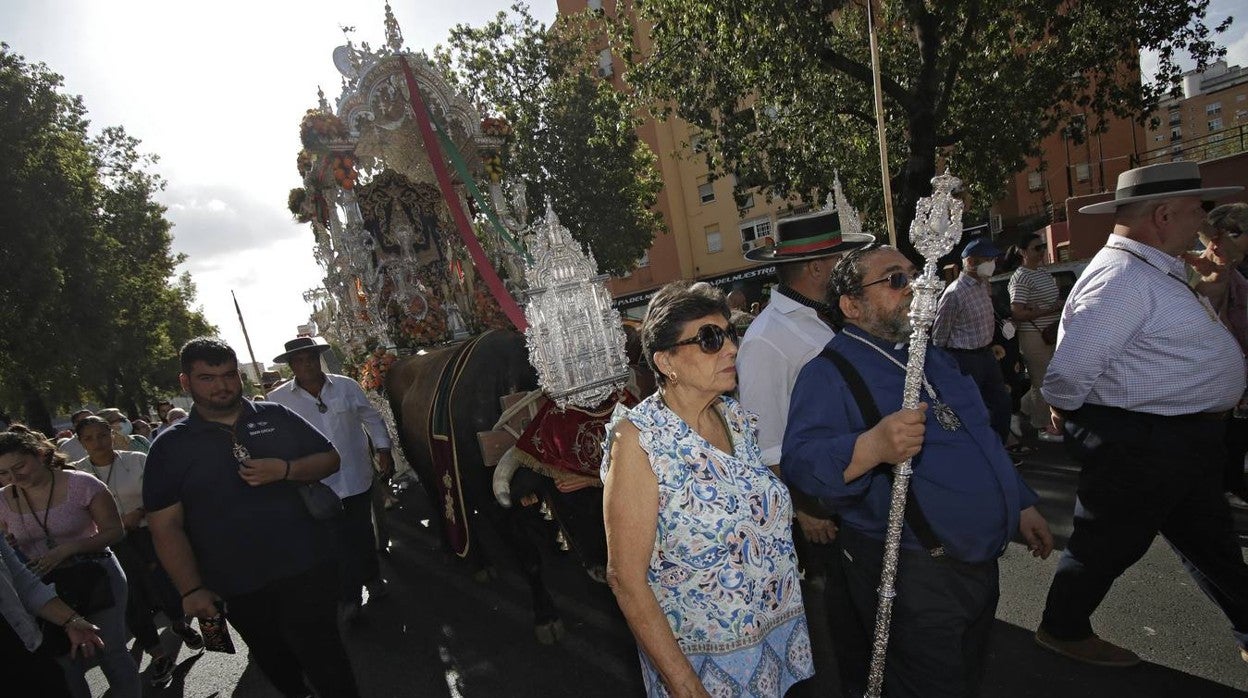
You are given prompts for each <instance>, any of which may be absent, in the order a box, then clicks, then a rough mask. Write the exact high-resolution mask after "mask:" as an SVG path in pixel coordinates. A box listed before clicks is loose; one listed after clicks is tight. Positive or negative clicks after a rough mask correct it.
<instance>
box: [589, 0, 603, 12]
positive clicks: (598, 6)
mask: <svg viewBox="0 0 1248 698" xmlns="http://www.w3.org/2000/svg"><path fill="white" fill-rule="evenodd" d="M585 7H588V8H589V9H591V10H593V11H594V12H602V0H585Z"/></svg>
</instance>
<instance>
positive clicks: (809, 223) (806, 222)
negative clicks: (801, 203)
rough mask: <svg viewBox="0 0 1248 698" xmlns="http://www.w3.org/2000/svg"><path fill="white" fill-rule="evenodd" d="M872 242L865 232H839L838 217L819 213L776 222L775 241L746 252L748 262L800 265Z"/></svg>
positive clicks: (839, 218) (873, 239)
mask: <svg viewBox="0 0 1248 698" xmlns="http://www.w3.org/2000/svg"><path fill="white" fill-rule="evenodd" d="M872 242H875V237H874V236H872V235H867V234H866V233H841V217H840V215H839V214H838V213H837V212H835V211H826V210H820V211H817V212H815V213H809V214H806V215H804V216H794V217H792V218H784V219H781V220H779V221H777V222H776V235H775V241H774V242H773V243H772V244H770V245H764V246H762V247H756V248H754V249H752V250H750V251H749V252H746V253H745V258H746V259H748V260H750V261H751V262H769V263H771V264H779V263H782V262H801V261H805V260H808V259H819V258H820V257H827V256H829V255H834V254H838V253H840V252H848V251H849V250H852V249H856V248H859V247H865V246H866V245H869V244H871V243H872Z"/></svg>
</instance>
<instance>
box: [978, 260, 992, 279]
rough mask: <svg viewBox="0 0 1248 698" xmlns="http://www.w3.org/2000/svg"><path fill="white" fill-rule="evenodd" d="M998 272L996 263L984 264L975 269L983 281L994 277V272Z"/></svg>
mask: <svg viewBox="0 0 1248 698" xmlns="http://www.w3.org/2000/svg"><path fill="white" fill-rule="evenodd" d="M996 270H997V263H996V262H995V261H988V262H984V263H983V264H980V265H979V266H977V267H975V273H976V274H978V275H979V278H981V279H987V278H988V277H990V276H992V272H994V271H996Z"/></svg>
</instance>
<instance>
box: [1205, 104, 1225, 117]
mask: <svg viewBox="0 0 1248 698" xmlns="http://www.w3.org/2000/svg"><path fill="white" fill-rule="evenodd" d="M1221 114H1222V103H1221V102H1210V103H1209V104H1206V105H1205V116H1206V117H1208V118H1213V117H1215V116H1219V115H1221Z"/></svg>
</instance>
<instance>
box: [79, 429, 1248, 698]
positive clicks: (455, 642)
mask: <svg viewBox="0 0 1248 698" xmlns="http://www.w3.org/2000/svg"><path fill="white" fill-rule="evenodd" d="M1022 470H1023V473H1024V475H1025V477H1026V478H1027V480H1028V481H1029V482H1030V483H1031V484H1032V486H1033V487H1035V488H1036V489H1037V491H1039V492H1040V494H1041V496H1042V497H1043V502H1042V509H1043V511H1044V514H1045V515H1046V517H1047V518H1048V519H1049V521H1050V523H1051V525H1052V527H1053V530H1054V532H1055V533H1056V534H1057V536H1058V538H1059V546H1064V544H1065V537H1066V536H1068V535H1069V533H1070V528H1071V511H1072V509H1073V501H1074V500H1073V497H1074V494H1073V492H1074V484H1075V477H1076V471H1075V469H1074V468H1073V467H1072V466H1071V465H1070V464H1069V463H1067V462H1066V461H1065V459H1064V457H1063V455H1062V452H1061V449H1060V447H1059V446H1051V445H1046V446H1044V447H1042V450H1041V451H1040V452H1039V453H1038V454H1036V456H1034V457H1032V458H1031V459H1029V461H1028V462H1026V463H1024V465H1023V466H1022ZM419 491H420V488H419V487H414V488H411V489H409V490H408V491H407V492H405V493H403V494H402V495H401V502H402V504H401V506H400V507H398V508H396V509H394V510H393V511H391V512H390V515H389V521H390V523H391V525H392V528H393V529H394V530H393V534H394V537H395V540H394V545H393V547H392V550H391V553H390V555H389V557H388V558H387V559H386V560H385V562H384V563H383V568H384V570H385V573H386V575H387V576H388V578H389V579H390V581H391V589H392V593H391V594H390V595H389V596H388V597H387V598H385V599H382V600H379V601H377V602H375V603H370V604H368V605H366V607H365V612H364V614H363V617H362V618H361V620H360V621H358V622H357V623H355V624H353V625H351V626H350V627H348V628H346V630H345V638H346V642H347V644H348V647H349V649H350V651H351V656H352V660H353V662H354V665H355V668H356V674H357V676H358V678H359V682H360V685H361V692H362V694H363V695H365V696H370V697H372V696H376V697H378V698H385V697H390V696H395V697H398V696H419V697H422V698H424V697H427V696H428V697H441V696H447V697H449V698H459V697H461V696H463V697H476V696H534V697H536V696H541V697H542V698H555V697H558V696H569V697H571V696H577V697H581V696H604V697H610V696H630V697H632V696H639V695H642V688H641V679H640V676H639V674H638V671H637V660H636V650H635V649H634V646H633V643H632V639H631V636H630V635H629V632H628V629H627V627H626V626H625V624H624V622H623V620H622V618H621V617H620V615H619V612H618V611H617V610H616V608H615V604H614V602H613V599H612V598H611V595H610V592H609V591H608V590H607V589H606V587H605V586H603V585H601V584H598V583H596V582H594V581H592V580H591V579H590V578H589V577H588V576H587V575H586V574H584V573H583V572H582V571H581V569H580V567H579V565H578V564H577V563H576V561H575V560H574V559H573V558H572V556H570V555H568V554H563V553H559V552H557V551H556V550H555V549H554V546H553V545H552V546H551V548H550V550H549V551H547V552H548V553H549V554H548V555H547V562H548V570H549V574H548V578H549V580H550V581H549V584H550V588H551V590H552V593H553V594H554V596H555V600H556V603H557V604H558V606H559V608H560V609H561V612H562V613H563V616H564V622H565V624H566V630H567V634H566V636H565V637H564V639H563V641H562V642H561V643H560V644H558V645H555V646H543V645H539V644H538V643H536V642H535V641H534V639H533V633H532V614H531V611H530V608H531V604H530V603H529V598H528V597H529V594H528V591H527V589H526V588H525V586H524V585H523V583H522V581H521V579H520V577H519V575H518V573H517V572H515V571H514V570H515V568H514V563H512V562H510V561H507V560H506V559H505V557H504V555H503V551H500V545H499V544H498V542H497V539H493V538H491V537H490V536H488V535H486V536H483V540H482V541H481V543H482V544H484V546H485V548H486V549H487V550H490V551H493V552H496V553H499V558H500V565H499V568H498V569H499V575H498V576H497V577H496V578H494V579H492V580H487V581H485V582H478V581H475V580H474V577H473V574H472V570H470V569H467V567H466V565H464V564H463V563H462V562H461V561H459V560H458V559H456V558H454V557H453V556H451V557H448V556H447V555H445V554H443V553H442V552H441V551H440V549H439V546H438V542H437V540H436V539H435V536H434V535H433V534H432V533H431V532H430V531H429V529H427V528H425V527H424V526H422V525H421V523H420V522H421V520H422V519H427V518H428V516H429V508H428V505H426V504H425V503H424V502H422V501H421V500H420V497H419V496H418V493H419ZM1235 514H1236V523H1237V530H1238V531H1239V532H1240V535H1241V542H1242V543H1244V544H1245V545H1248V511H1246V510H1242V509H1240V510H1236V512H1235ZM1057 557H1058V556H1057V555H1056V554H1055V555H1053V556H1052V557H1051V558H1050V559H1049V560H1047V561H1041V560H1035V559H1033V558H1032V557H1031V556H1030V554H1029V553H1028V552H1027V550H1026V549H1025V548H1023V547H1021V546H1018V545H1011V546H1010V549H1009V550H1008V551H1007V553H1006V555H1005V557H1004V558H1003V559H1002V561H1001V570H1002V585H1001V586H1002V598H1001V603H1000V607H999V609H998V612H997V627H996V628H995V630H994V636H993V642H992V647H991V657H990V659H989V666H988V674H987V677H986V679H985V685H984V691H983V694H982V695H983V696H985V698H995V697H997V696H1011V697H1018V698H1082V697H1084V696H1088V697H1091V696H1097V697H1101V696H1132V697H1133V698H1152V697H1157V698H1162V697H1165V698H1171V697H1174V696H1182V697H1184V698H1187V697H1192V698H1222V697H1223V696H1226V697H1230V696H1244V695H1248V663H1245V662H1243V661H1241V660H1240V659H1239V656H1238V650H1237V649H1236V646H1235V644H1234V641H1233V639H1232V637H1231V635H1230V632H1229V625H1228V623H1227V622H1226V620H1225V619H1224V618H1223V617H1222V616H1221V615H1220V613H1218V611H1217V610H1216V609H1215V607H1214V606H1213V604H1212V603H1210V602H1209V601H1208V600H1207V599H1206V598H1205V597H1204V596H1203V595H1202V594H1201V592H1200V591H1199V590H1198V589H1197V588H1196V586H1195V585H1194V584H1193V583H1192V580H1191V579H1190V577H1188V576H1187V574H1186V572H1184V570H1183V569H1182V567H1181V566H1180V564H1179V562H1178V560H1177V558H1176V556H1175V555H1174V553H1173V552H1171V551H1170V549H1169V547H1168V546H1167V545H1166V544H1165V542H1164V541H1162V540H1160V539H1158V541H1157V542H1156V543H1155V544H1154V546H1153V548H1152V550H1150V552H1149V553H1148V555H1147V556H1146V557H1145V558H1144V559H1143V560H1142V561H1140V562H1139V563H1138V564H1137V565H1136V566H1135V567H1133V568H1132V569H1131V570H1129V571H1128V572H1127V573H1126V574H1125V575H1124V576H1123V577H1122V578H1121V579H1120V580H1119V581H1118V583H1117V584H1116V585H1115V587H1114V589H1113V590H1112V591H1111V592H1110V595H1109V597H1108V598H1107V599H1106V600H1105V602H1104V603H1103V604H1102V605H1101V608H1100V609H1099V611H1098V612H1097V614H1096V616H1095V618H1094V619H1093V621H1094V624H1095V626H1096V628H1097V630H1098V632H1099V633H1100V634H1101V635H1102V636H1103V637H1105V638H1107V639H1110V640H1113V641H1114V642H1117V643H1119V644H1122V645H1124V646H1127V647H1129V648H1131V649H1133V650H1135V651H1136V652H1138V653H1139V654H1140V655H1141V656H1142V657H1143V658H1144V659H1145V660H1146V661H1145V663H1144V664H1143V665H1141V666H1139V667H1135V668H1132V669H1126V670H1113V669H1100V668H1095V667H1088V666H1084V665H1081V664H1077V663H1074V662H1071V661H1069V660H1066V659H1063V658H1061V657H1058V656H1056V655H1053V654H1050V653H1048V652H1046V651H1044V650H1042V649H1040V648H1038V647H1036V646H1035V644H1034V643H1033V642H1032V638H1031V634H1032V630H1033V629H1034V627H1035V624H1036V623H1037V621H1038V619H1039V616H1040V611H1041V608H1042V607H1043V602H1044V596H1045V593H1046V591H1047V589H1048V584H1049V581H1050V579H1051V578H1052V574H1053V570H1054V569H1055V568H1056V566H1057ZM167 639H169V641H170V642H171V646H172V642H173V639H172V636H170V637H169V638H167ZM236 643H237V644H238V645H239V653H238V654H236V655H232V656H230V655H218V654H196V653H190V652H188V651H187V650H185V648H181V649H180V653H179V656H178V662H179V664H178V670H177V673H176V675H175V679H174V681H173V683H172V684H170V685H169V686H167V687H165V688H163V689H154V688H149V689H148V690H147V692H146V693H145V695H148V696H187V697H188V698H190V697H196V698H198V697H202V696H221V697H224V696H235V697H237V698H276V697H277V696H278V694H277V692H276V691H274V690H273V689H272V688H271V687H270V686H269V685H268V684H267V683H266V682H265V680H264V678H263V677H262V676H261V675H260V673H259V671H258V670H257V669H256V668H255V667H254V666H252V665H251V664H250V663H249V662H248V660H247V654H246V647H245V646H244V645H243V644H242V643H241V642H237V638H236ZM146 664H147V661H146V658H145V659H144V669H146ZM90 678H91V681H92V686H93V689H94V691H95V695H96V696H100V695H107V693H106V692H105V688H106V684H105V682H104V680H103V676H102V674H101V673H100V672H99V670H98V669H95V670H92V672H91V674H90Z"/></svg>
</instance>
